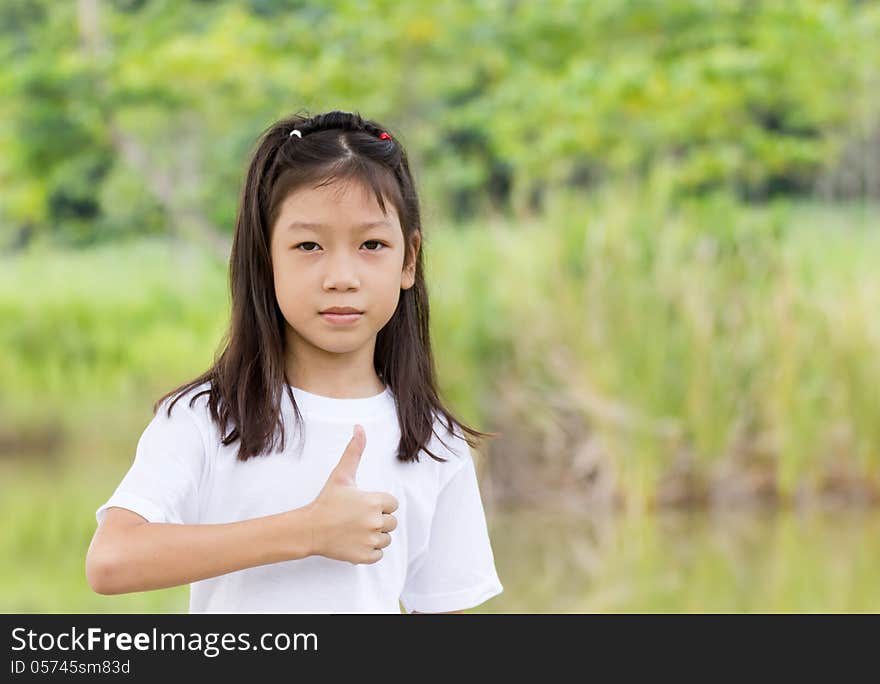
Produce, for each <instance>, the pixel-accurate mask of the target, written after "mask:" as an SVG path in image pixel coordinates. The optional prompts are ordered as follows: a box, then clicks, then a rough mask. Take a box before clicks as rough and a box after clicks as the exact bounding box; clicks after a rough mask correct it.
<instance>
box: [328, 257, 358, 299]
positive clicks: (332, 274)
mask: <svg viewBox="0 0 880 684" xmlns="http://www.w3.org/2000/svg"><path fill="white" fill-rule="evenodd" d="M358 287H360V280H359V278H358V276H357V273H356V268H355V266H354V261H353V259H351V258H350V257H349V256H348V255H347V254H345V253H343V252H337V253H336V254H335V255H333V256H332V257H331V258H330V259H328V260H327V272H326V273H325V275H324V289H325V290H351V289H357V288H358Z"/></svg>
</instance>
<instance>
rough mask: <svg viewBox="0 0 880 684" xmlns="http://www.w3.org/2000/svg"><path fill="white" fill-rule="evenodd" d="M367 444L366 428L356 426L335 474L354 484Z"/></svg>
mask: <svg viewBox="0 0 880 684" xmlns="http://www.w3.org/2000/svg"><path fill="white" fill-rule="evenodd" d="M366 442H367V437H366V435H365V434H364V428H363V427H361V426H360V425H355V426H354V431H353V433H352V437H351V439H350V440H349V442H348V444H347V445H346V447H345V451H343V452H342V458H340V459H339V463H338V464H337V466H336V468H335V469H334V471H333V472H334V473H335V474H337V475H342V476H344V477H346V478H349V479H350V480H351V481H352V482H354V481H355V476H356V475H357V469H358V465H360V462H361V455H362V454H363V453H364V446H365V445H366Z"/></svg>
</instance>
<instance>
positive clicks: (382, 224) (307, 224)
mask: <svg viewBox="0 0 880 684" xmlns="http://www.w3.org/2000/svg"><path fill="white" fill-rule="evenodd" d="M325 227H326V224H323V223H314V222H312V221H294V222H293V223H290V224H288V226H287V230H294V229H295V228H301V229H303V230H312V231H320V229H321V228H325ZM390 227H391V224H390V223H388V221H367V222H366V223H361V224H359V225H357V226H355V227H354V229H355V230H356V231H364V230H367V229H369V228H390Z"/></svg>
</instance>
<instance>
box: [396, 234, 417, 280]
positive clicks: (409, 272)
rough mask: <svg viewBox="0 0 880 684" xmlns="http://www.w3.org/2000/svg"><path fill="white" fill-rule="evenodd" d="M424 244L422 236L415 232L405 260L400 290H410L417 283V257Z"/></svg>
mask: <svg viewBox="0 0 880 684" xmlns="http://www.w3.org/2000/svg"><path fill="white" fill-rule="evenodd" d="M421 244H422V234H421V233H420V232H419V231H415V232H414V233H413V234H412V237H411V238H410V248H409V250H408V253H407V255H406V256H407V257H409V259H408V263H407V259H406V258H404V264H403V272H402V273H401V275H400V289H401V290H408V289H409V288H411V287H412V286H413V285H415V282H416V257H417V256H418V254H419V247H420V246H421Z"/></svg>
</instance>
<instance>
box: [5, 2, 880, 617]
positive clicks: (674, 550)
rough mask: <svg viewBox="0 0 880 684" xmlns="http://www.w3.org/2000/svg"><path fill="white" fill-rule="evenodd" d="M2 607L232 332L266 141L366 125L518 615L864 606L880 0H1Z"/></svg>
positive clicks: (511, 607)
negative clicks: (415, 200) (251, 169)
mask: <svg viewBox="0 0 880 684" xmlns="http://www.w3.org/2000/svg"><path fill="white" fill-rule="evenodd" d="M0 93H2V96H0V516H2V522H3V524H2V526H0V548H2V551H3V558H4V562H3V563H2V565H0V610H3V611H5V612H23V611H27V612H60V613H64V612H154V611H155V612H186V610H187V606H188V591H189V590H188V587H185V586H184V587H178V588H175V589H169V590H162V591H153V592H143V593H138V594H131V595H127V596H99V595H97V594H95V593H94V592H92V591H91V589H90V588H89V587H88V585H87V583H86V580H85V572H84V559H85V554H86V550H87V548H88V544H89V541H90V539H91V537H92V534H93V533H94V530H95V527H96V522H95V518H94V511H95V509H96V508H97V507H98V506H99V505H101V504H102V503H103V502H104V501H105V500H106V499H107V498H108V497H109V495H110V494H111V493H112V491H113V490H114V488H115V487H116V485H117V484H118V483H119V481H120V479H121V478H122V476H123V475H124V474H125V472H126V471H127V469H128V467H129V466H130V464H131V462H132V459H133V458H134V450H135V446H136V444H137V440H138V438H139V437H140V434H141V432H142V430H143V428H144V427H145V426H146V424H147V423H148V422H149V420H150V419H151V418H152V404H153V402H154V401H155V400H156V399H157V398H158V397H160V396H161V395H162V394H164V393H165V392H167V391H168V390H169V389H171V388H172V387H175V386H178V385H179V384H181V383H183V382H184V381H186V380H189V379H191V378H193V377H195V376H196V375H197V374H199V373H201V372H202V371H203V370H205V369H206V368H207V367H208V365H210V363H211V361H212V360H213V358H214V355H215V353H216V352H217V351H218V350H219V344H220V339H221V336H222V334H223V332H224V331H225V326H226V322H227V317H228V305H229V298H228V294H227V281H226V278H227V272H226V268H227V261H226V260H227V257H228V250H229V244H230V238H231V235H232V230H233V226H234V219H235V211H236V206H237V201H238V196H239V191H240V186H241V183H242V179H243V175H244V171H245V169H246V164H247V161H248V156H249V154H250V152H251V150H252V149H253V146H254V144H255V141H256V139H257V137H258V136H259V134H260V133H261V132H262V131H263V130H264V129H265V128H266V127H267V126H268V125H269V124H270V123H272V122H273V121H274V120H275V119H277V118H279V117H281V116H285V115H287V114H290V113H293V112H296V111H306V112H308V113H312V114H314V113H318V112H321V111H324V110H327V109H347V110H356V111H359V112H360V113H361V114H363V115H364V116H365V117H368V118H373V119H377V120H379V121H380V122H382V123H383V124H386V125H387V126H388V128H389V130H390V131H391V132H392V134H394V135H396V136H397V137H399V138H400V139H401V140H402V142H403V144H404V145H405V146H406V147H407V149H408V151H409V155H410V160H411V164H412V166H413V170H414V173H415V176H416V180H417V183H418V186H419V188H420V190H421V198H422V203H423V211H424V216H423V219H424V230H425V235H424V238H425V241H424V243H423V244H424V246H425V254H426V267H427V276H428V286H429V291H430V293H431V305H432V329H433V332H432V334H433V339H434V344H435V350H436V355H437V364H438V371H439V375H440V379H441V389H442V394H443V397H444V398H445V399H446V400H448V402H449V403H450V405H451V406H452V407H453V409H454V410H457V411H458V412H459V414H460V415H461V417H462V418H463V419H465V420H466V421H470V424H471V425H475V426H476V427H478V428H480V429H483V430H494V431H498V432H500V433H501V436H500V437H498V438H496V439H494V440H488V441H486V442H484V445H483V447H481V449H480V450H479V452H478V453H477V454H476V459H477V465H478V473H479V476H480V484H481V489H482V492H483V498H484V504H485V507H486V512H487V518H488V521H489V526H490V533H491V536H492V540H493V548H494V551H495V557H496V564H497V568H498V572H499V576H500V578H501V580H502V583H503V584H504V586H505V591H504V593H503V594H501V595H500V596H498V597H496V598H494V599H492V600H490V601H489V602H487V603H486V604H484V605H483V606H480V607H478V608H476V609H473V610H472V611H469V612H593V611H597V612H628V611H639V612H651V611H670V612H687V611H700V612H702V611H706V612H714V611H726V612H727V611H730V612H733V611H736V612H739V611H781V612H790V611H817V612H818V611H821V612H836V611H870V612H876V611H880V583H878V582H877V576H878V570H880V396H878V394H880V355H878V349H880V315H878V313H880V3H876V2H864V1H862V2H859V1H856V0H849V1H847V0H834V1H819V0H791V1H786V2H782V1H779V2H769V1H768V2H760V1H756V0H755V1H750V2H748V1H742V2H732V1H727V0H717V1H715V2H703V1H700V0H666V1H663V2H659V1H653V0H644V1H638V2H634V1H625V0H589V1H587V0H578V1H556V2H546V3H544V2H542V3H538V2H521V1H518V0H506V1H505V0H496V1H492V2H489V1H485V2H441V3H416V2H399V1H397V2H370V3H364V2H357V1H355V0H333V1H325V2H308V1H305V0H276V1H273V0H221V1H218V2H196V1H190V2H177V1H170V0H76V1H74V0H71V1H69V2H50V1H49V0H0Z"/></svg>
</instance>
